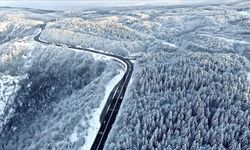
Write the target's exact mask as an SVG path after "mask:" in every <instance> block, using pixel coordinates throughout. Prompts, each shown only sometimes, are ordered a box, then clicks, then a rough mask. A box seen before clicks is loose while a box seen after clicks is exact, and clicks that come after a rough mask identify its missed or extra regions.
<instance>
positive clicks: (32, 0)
mask: <svg viewBox="0 0 250 150" xmlns="http://www.w3.org/2000/svg"><path fill="white" fill-rule="evenodd" d="M237 1H239V0H220V1H218V0H165V1H152V0H146V1H141V0H137V1H131V0H126V1H124V0H123V1H121V0H112V1H105V0H94V1H89V0H83V1H79V0H73V1H66V0H63V1H62V0H52V1H48V0H46V1H41V0H15V1H14V0H4V1H0V7H25V8H35V9H47V10H49V9H50V10H76V9H77V10H84V9H94V8H105V7H119V6H138V5H166V6H168V5H169V6H171V5H183V4H184V5H186V4H187V5H188V4H204V3H205V4H206V3H209V4H216V3H228V2H237Z"/></svg>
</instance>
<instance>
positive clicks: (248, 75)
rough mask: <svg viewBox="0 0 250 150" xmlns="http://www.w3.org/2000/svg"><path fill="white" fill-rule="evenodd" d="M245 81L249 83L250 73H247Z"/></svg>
mask: <svg viewBox="0 0 250 150" xmlns="http://www.w3.org/2000/svg"><path fill="white" fill-rule="evenodd" d="M247 80H248V82H249V83H250V72H248V73H247Z"/></svg>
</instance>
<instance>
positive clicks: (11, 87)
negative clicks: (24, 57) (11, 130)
mask: <svg viewBox="0 0 250 150" xmlns="http://www.w3.org/2000/svg"><path fill="white" fill-rule="evenodd" d="M19 80H20V78H19V77H14V76H10V75H4V74H1V73H0V119H4V118H2V116H3V115H4V110H5V108H6V106H8V105H9V103H11V100H13V99H14V97H15V93H16V91H17V90H18V89H19V85H18V83H19ZM4 120H5V119H4ZM4 122H5V121H3V122H1V121H0V131H1V127H2V125H3V124H4Z"/></svg>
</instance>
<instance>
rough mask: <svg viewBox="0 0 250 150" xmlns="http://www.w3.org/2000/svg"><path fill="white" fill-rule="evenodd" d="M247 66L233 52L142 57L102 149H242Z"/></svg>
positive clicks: (247, 115)
mask: <svg viewBox="0 0 250 150" xmlns="http://www.w3.org/2000/svg"><path fill="white" fill-rule="evenodd" d="M247 66H249V61H248V60H246V59H245V58H244V57H241V56H238V55H234V54H209V53H193V52H188V53H185V54H166V53H159V54H155V55H154V56H152V55H150V56H148V57H146V58H143V59H142V60H141V62H140V65H139V66H137V68H138V69H139V68H140V69H139V71H138V73H137V74H136V75H135V80H134V83H133V85H132V88H131V90H130V92H131V94H129V96H128V98H127V100H126V101H125V103H124V105H123V107H122V111H121V113H120V115H119V117H118V118H119V119H118V120H117V122H116V124H115V125H114V130H113V133H112V134H111V136H110V138H109V141H108V143H107V144H106V149H117V150H118V149H145V150H146V149H148V150H149V149H150V150H152V149H157V150H162V149H166V150H172V149H183V150H185V149H192V150H196V149H211V150H217V149H230V150H236V149H237V150H247V149H248V148H249V145H250V140H249V139H250V128H249V127H250V112H249V110H250V101H249V100H250V85H249V82H247V75H246V72H245V71H246V69H247ZM244 70H245V71H244Z"/></svg>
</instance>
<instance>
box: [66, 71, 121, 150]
mask: <svg viewBox="0 0 250 150" xmlns="http://www.w3.org/2000/svg"><path fill="white" fill-rule="evenodd" d="M124 73H125V72H124V71H123V70H120V72H119V74H117V75H116V76H114V77H113V78H112V79H111V80H110V81H109V83H108V84H107V86H106V90H105V96H104V98H103V100H102V101H101V104H100V107H99V108H97V109H95V110H93V114H92V118H91V119H90V120H89V125H90V127H89V128H88V131H87V136H86V137H85V139H86V141H85V144H84V145H83V147H82V148H81V149H82V150H88V149H90V148H91V146H92V144H93V142H94V140H95V137H96V135H97V133H98V130H99V128H100V126H101V124H100V121H99V119H100V115H101V112H102V109H103V108H104V105H105V103H106V101H107V99H108V97H109V94H110V93H111V91H112V89H113V88H114V86H115V85H116V84H117V83H118V82H119V81H120V80H121V79H122V77H123V75H124ZM75 131H76V130H75ZM70 139H71V140H72V141H75V140H77V139H78V138H77V133H76V132H74V133H73V134H72V135H71V138H70Z"/></svg>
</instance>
